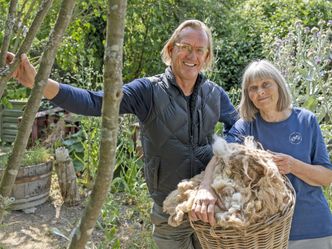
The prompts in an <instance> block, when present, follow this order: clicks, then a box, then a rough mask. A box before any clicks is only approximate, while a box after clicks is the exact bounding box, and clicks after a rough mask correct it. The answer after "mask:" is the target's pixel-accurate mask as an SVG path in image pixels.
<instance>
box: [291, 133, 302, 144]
mask: <svg viewBox="0 0 332 249" xmlns="http://www.w3.org/2000/svg"><path fill="white" fill-rule="evenodd" d="M301 141H302V135H301V133H300V132H292V133H291V134H290V135H289V142H290V143H291V144H299V143H301Z"/></svg>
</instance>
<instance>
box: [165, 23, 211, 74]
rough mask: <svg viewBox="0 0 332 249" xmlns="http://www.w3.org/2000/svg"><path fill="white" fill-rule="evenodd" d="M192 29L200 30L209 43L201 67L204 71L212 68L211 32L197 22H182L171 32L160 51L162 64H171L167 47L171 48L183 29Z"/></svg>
mask: <svg viewBox="0 0 332 249" xmlns="http://www.w3.org/2000/svg"><path fill="white" fill-rule="evenodd" d="M188 27H189V28H192V29H195V30H202V31H204V32H205V33H206V35H207V37H208V41H209V45H208V55H207V58H206V61H205V64H204V66H203V69H204V70H208V69H210V68H211V67H212V64H213V59H214V58H213V57H214V56H213V43H212V34H211V30H210V29H209V28H208V27H207V26H206V25H205V24H204V23H203V22H201V21H199V20H186V21H184V22H182V23H181V24H180V25H179V26H178V27H177V28H176V29H175V31H174V32H173V34H172V36H171V37H170V38H169V39H168V41H167V42H166V44H165V46H164V47H163V49H162V50H161V57H162V60H163V62H164V63H165V64H166V65H167V66H169V65H170V64H171V55H170V52H169V47H170V46H173V45H174V43H175V42H177V41H178V39H179V36H180V32H181V31H182V30H183V29H185V28H188Z"/></svg>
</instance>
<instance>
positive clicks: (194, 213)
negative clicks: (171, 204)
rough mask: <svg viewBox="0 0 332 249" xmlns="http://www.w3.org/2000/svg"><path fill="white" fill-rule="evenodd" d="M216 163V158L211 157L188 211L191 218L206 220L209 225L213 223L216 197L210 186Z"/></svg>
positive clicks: (214, 221)
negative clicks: (190, 208)
mask: <svg viewBox="0 0 332 249" xmlns="http://www.w3.org/2000/svg"><path fill="white" fill-rule="evenodd" d="M216 164H217V158H216V157H215V156H213V157H212V159H211V160H210V162H209V163H208V165H207V166H206V169H205V175H204V179H203V181H202V183H201V185H200V187H199V190H198V192H197V194H196V197H195V200H194V203H193V206H192V210H191V212H190V213H189V216H190V219H191V220H194V221H195V220H202V221H204V222H208V223H210V224H211V226H213V225H215V223H216V220H215V218H214V209H215V205H216V202H217V197H216V195H215V193H214V190H213V189H212V188H211V183H212V181H213V172H214V169H215V167H216Z"/></svg>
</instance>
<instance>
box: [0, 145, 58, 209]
mask: <svg viewBox="0 0 332 249" xmlns="http://www.w3.org/2000/svg"><path fill="white" fill-rule="evenodd" d="M8 156H9V154H8V153H6V154H3V155H1V156H0V176H2V174H3V171H4V167H5V166H6V164H7V159H8ZM52 159H53V158H52V155H51V153H50V151H49V150H48V149H46V148H44V147H41V146H36V147H33V148H31V149H29V150H28V151H26V152H25V154H24V157H23V160H22V165H21V167H20V169H19V171H18V174H17V177H16V180H15V185H14V187H13V190H12V193H11V197H14V198H15V201H14V203H13V204H12V205H11V209H12V210H19V209H27V208H31V207H34V206H37V205H40V204H42V203H44V202H45V201H46V200H47V199H48V197H49V190H50V186H51V173H52V162H53V160H52Z"/></svg>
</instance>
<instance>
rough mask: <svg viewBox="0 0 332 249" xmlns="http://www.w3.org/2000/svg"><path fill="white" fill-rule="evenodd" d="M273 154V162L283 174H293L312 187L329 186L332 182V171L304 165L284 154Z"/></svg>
mask: <svg viewBox="0 0 332 249" xmlns="http://www.w3.org/2000/svg"><path fill="white" fill-rule="evenodd" d="M273 154H274V156H273V160H274V162H275V163H276V164H277V166H278V168H279V171H280V173H281V174H288V173H292V174H293V175H295V176H296V177H298V178H300V179H301V180H303V181H304V182H306V183H308V184H310V185H312V186H328V185H330V183H331V182H332V170H330V169H328V168H326V167H324V166H321V165H311V164H308V163H304V162H302V161H300V160H298V159H295V158H294V157H292V156H289V155H286V154H282V153H273Z"/></svg>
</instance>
